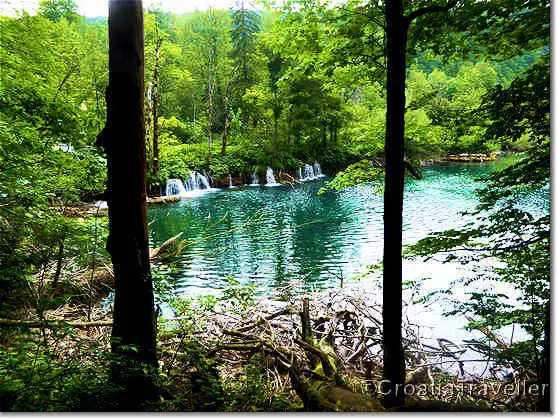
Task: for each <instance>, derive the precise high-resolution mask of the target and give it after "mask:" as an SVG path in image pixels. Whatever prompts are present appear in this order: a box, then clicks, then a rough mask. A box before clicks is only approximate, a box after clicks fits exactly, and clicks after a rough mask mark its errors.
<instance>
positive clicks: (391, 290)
mask: <svg viewBox="0 0 557 419" xmlns="http://www.w3.org/2000/svg"><path fill="white" fill-rule="evenodd" d="M386 18H387V127H386V138H385V195H384V205H385V207H384V226H385V227H384V254H383V345H384V355H383V375H384V379H385V380H387V382H388V385H389V387H388V389H389V390H391V391H390V393H389V394H387V395H386V396H385V404H386V405H387V406H389V407H391V406H396V405H401V404H403V403H404V394H403V392H402V391H396V385H397V384H398V385H399V386H402V385H403V384H404V379H405V365H404V351H403V348H402V208H403V193H404V106H405V96H404V84H405V78H406V68H405V67H406V37H407V21H406V19H405V17H404V15H403V5H402V0H388V1H387V2H386Z"/></svg>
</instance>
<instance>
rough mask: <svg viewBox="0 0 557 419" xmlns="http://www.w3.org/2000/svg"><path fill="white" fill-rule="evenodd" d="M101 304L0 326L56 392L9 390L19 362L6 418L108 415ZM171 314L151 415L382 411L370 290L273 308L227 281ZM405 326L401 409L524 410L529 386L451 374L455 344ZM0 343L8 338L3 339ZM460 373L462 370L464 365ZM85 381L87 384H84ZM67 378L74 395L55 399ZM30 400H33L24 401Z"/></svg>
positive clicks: (106, 317)
mask: <svg viewBox="0 0 557 419" xmlns="http://www.w3.org/2000/svg"><path fill="white" fill-rule="evenodd" d="M101 276H102V275H95V276H94V278H99V279H100V278H101ZM101 282H103V284H104V281H101ZM98 297H100V295H98ZM167 297H168V300H167V301H170V300H174V296H173V295H168V296H167ZM101 301H102V298H100V299H99V300H98V301H95V304H94V305H93V307H92V310H90V311H89V313H88V314H87V311H88V309H90V307H89V306H88V302H86V301H84V300H82V299H75V300H73V302H72V303H71V305H64V306H61V307H59V308H57V309H56V310H50V311H47V312H44V313H43V314H44V316H43V318H42V319H41V318H38V317H36V316H35V315H34V313H32V312H29V313H28V316H26V319H25V320H20V321H19V323H18V322H16V321H13V322H11V323H6V322H0V327H1V329H0V330H2V337H3V343H4V344H3V345H2V351H6V350H7V351H10V350H11V351H15V352H18V351H19V350H21V349H20V347H19V345H23V344H24V343H23V342H27V343H26V345H29V342H34V343H32V345H33V347H34V352H33V353H34V354H35V360H37V359H38V360H39V362H40V363H41V364H40V365H41V366H40V367H39V368H38V370H37V371H38V372H39V379H44V378H45V376H44V375H41V374H48V372H47V371H56V372H57V373H56V374H55V376H54V378H52V377H51V379H50V381H48V383H47V384H44V386H45V388H46V387H48V388H53V387H54V388H55V389H56V388H61V389H62V390H61V391H59V392H58V393H56V392H54V393H52V392H50V393H46V394H40V391H42V385H41V384H40V382H39V384H38V385H36V386H35V387H33V386H25V387H18V384H17V383H18V382H17V381H13V380H22V381H21V382H23V383H24V382H25V377H24V373H25V372H26V371H27V370H26V367H28V368H31V364H29V365H27V364H25V363H24V364H21V365H19V367H18V369H17V370H8V371H9V372H10V374H9V375H6V376H4V377H3V378H2V380H3V381H2V382H3V383H13V384H14V386H13V387H12V388H14V389H17V390H18V391H17V393H16V392H14V391H15V390H12V391H7V392H4V394H5V396H6V397H5V398H4V399H3V401H2V406H3V410H4V411H7V410H8V411H9V410H13V409H14V408H15V410H18V409H17V406H25V407H26V410H27V409H30V410H35V409H36V410H45V411H48V410H75V409H77V410H81V409H84V408H85V409H87V410H93V411H94V410H98V409H101V410H112V409H115V408H117V401H116V400H113V399H111V392H112V391H113V389H111V384H110V379H109V363H107V361H108V360H109V357H108V354H109V351H110V327H111V318H110V317H111V314H110V309H107V308H106V307H102V305H101V304H100V303H101ZM70 307H71V308H70ZM173 308H174V314H175V315H174V316H172V317H170V318H162V317H159V321H158V342H159V364H160V374H161V375H160V382H159V385H160V387H161V394H162V395H163V397H162V398H161V400H160V402H158V403H157V404H156V405H153V406H151V407H150V410H152V411H220V410H227V411H294V412H296V411H307V410H310V411H384V410H385V409H384V408H383V407H382V405H381V403H380V400H381V397H382V396H383V394H382V393H383V391H384V387H383V386H384V384H382V381H381V373H382V372H381V371H382V350H381V347H382V346H381V328H382V321H381V314H380V313H381V306H380V305H379V304H377V302H374V301H373V300H372V299H370V298H369V293H368V290H367V289H363V288H359V287H348V288H341V289H337V290H330V291H326V292H316V293H310V294H306V295H302V296H299V297H292V298H291V299H289V300H286V301H279V300H269V299H263V298H257V297H255V296H254V295H253V290H250V289H249V287H244V286H240V285H238V284H234V283H231V284H230V287H229V288H228V289H227V290H226V292H225V294H224V295H223V296H222V297H218V298H215V299H209V298H204V297H201V298H198V299H191V300H187V299H186V300H183V299H181V300H180V301H177V300H175V303H174V307H173ZM304 325H305V326H304ZM308 325H309V326H308ZM403 328H404V342H405V350H406V353H407V371H408V375H407V380H406V384H405V386H404V389H403V391H404V392H405V395H406V396H407V397H406V398H407V403H406V405H405V406H404V407H402V408H399V409H398V410H406V411H504V410H507V409H509V408H511V407H512V408H513V409H518V410H522V409H524V410H531V409H532V406H533V404H534V403H535V402H536V397H534V396H533V394H532V392H531V391H530V390H531V385H532V383H528V381H527V380H523V381H517V379H516V378H515V379H513V378H509V379H507V380H497V379H492V378H487V377H481V376H478V377H473V376H462V375H455V374H454V373H452V372H451V370H450V369H448V368H447V367H448V365H451V364H452V365H454V364H458V355H459V350H460V349H461V348H458V347H457V346H456V345H450V342H448V341H443V340H442V338H440V339H439V342H444V343H443V345H438V346H431V345H427V344H424V342H423V341H422V340H421V339H420V332H419V325H418V324H416V322H415V321H414V322H405V324H404V326H403ZM34 331H38V333H35V332H34ZM14 333H16V334H14ZM8 336H11V337H12V338H11V339H10V340H8V341H6V338H7V337H8ZM2 355H3V356H4V355H5V354H2ZM70 359H72V360H77V361H78V362H79V365H80V366H81V367H80V368H79V369H74V363H73V361H72V364H71V367H69V366H68V364H66V363H67V362H68V360H70ZM460 368H462V369H464V370H466V368H467V367H466V363H465V362H464V363H463V365H461V366H460ZM43 369H44V372H41V371H43ZM27 372H28V371H27ZM93 373H94V374H95V378H94V379H92V377H91V376H89V374H93ZM18 377H20V378H18ZM69 382H71V383H72V386H73V387H72V393H71V394H69V393H65V391H64V388H65V385H64V383H69ZM521 383H523V384H521ZM521 385H522V387H520V386H521ZM511 387H512V388H511ZM85 389H87V391H88V393H87V396H86V397H82V396H83V395H81V394H80V391H85ZM513 389H514V390H513ZM511 390H512V391H511ZM91 392H93V394H92V393H91ZM95 393H96V394H95ZM33 398H34V399H35V403H34V404H29V403H25V402H28V401H29V400H31V399H33ZM95 400H96V401H97V404H95ZM99 400H103V402H104V403H106V404H104V405H100V404H98V401H99ZM10 403H11V404H10ZM87 403H90V404H89V405H88V404H87ZM61 406H64V407H65V409H60V408H61Z"/></svg>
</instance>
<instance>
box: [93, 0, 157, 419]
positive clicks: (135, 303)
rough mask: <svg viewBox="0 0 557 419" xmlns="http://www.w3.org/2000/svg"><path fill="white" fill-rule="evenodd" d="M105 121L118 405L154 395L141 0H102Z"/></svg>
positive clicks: (131, 406) (133, 405)
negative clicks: (105, 5) (106, 69)
mask: <svg viewBox="0 0 557 419" xmlns="http://www.w3.org/2000/svg"><path fill="white" fill-rule="evenodd" d="M108 28H109V84H108V88H107V92H106V104H107V121H106V126H105V128H104V130H103V132H102V133H101V135H100V142H101V143H102V144H103V145H104V147H105V150H106V156H107V167H108V180H107V201H108V217H109V237H108V242H107V250H108V251H109V253H110V256H111V258H112V264H113V267H114V276H115V281H116V286H115V296H114V325H113V328H112V351H113V353H114V354H115V355H116V357H115V359H116V361H115V363H114V367H113V377H114V379H115V381H116V382H117V384H119V385H121V386H122V387H123V389H124V390H123V394H122V397H121V399H120V401H121V403H122V404H121V408H122V409H125V410H137V409H141V405H142V403H143V402H144V401H147V400H149V399H150V398H152V397H153V396H154V387H153V382H152V375H151V374H150V373H147V372H145V371H146V370H154V369H156V367H157V357H156V345H155V342H156V336H155V315H154V298H153V285H152V279H151V272H150V266H149V246H148V238H147V212H146V156H145V154H146V153H145V116H144V80H143V78H144V44H143V8H142V2H141V0H110V2H109V17H108Z"/></svg>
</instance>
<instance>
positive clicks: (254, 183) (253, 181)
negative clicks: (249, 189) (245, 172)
mask: <svg viewBox="0 0 557 419" xmlns="http://www.w3.org/2000/svg"><path fill="white" fill-rule="evenodd" d="M248 186H259V178H258V177H257V170H254V171H253V174H252V175H251V183H250V184H249V185H248Z"/></svg>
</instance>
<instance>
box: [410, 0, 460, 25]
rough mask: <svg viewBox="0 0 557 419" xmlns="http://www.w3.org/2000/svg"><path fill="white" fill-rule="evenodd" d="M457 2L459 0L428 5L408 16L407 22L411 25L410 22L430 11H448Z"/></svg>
mask: <svg viewBox="0 0 557 419" xmlns="http://www.w3.org/2000/svg"><path fill="white" fill-rule="evenodd" d="M457 3H458V0H451V1H450V2H449V3H447V5H446V6H428V7H422V8H421V9H418V10H414V11H413V12H412V13H410V14H409V15H408V16H407V17H406V23H407V24H408V25H410V23H412V21H414V20H415V19H417V18H419V17H420V16H423V15H427V14H430V13H440V12H448V11H449V10H450V9H452V8H453V7H455V6H456V5H457Z"/></svg>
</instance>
